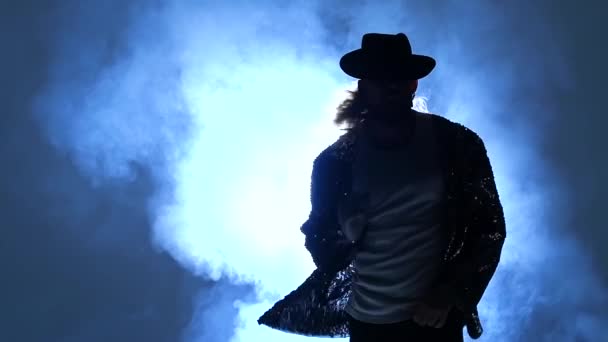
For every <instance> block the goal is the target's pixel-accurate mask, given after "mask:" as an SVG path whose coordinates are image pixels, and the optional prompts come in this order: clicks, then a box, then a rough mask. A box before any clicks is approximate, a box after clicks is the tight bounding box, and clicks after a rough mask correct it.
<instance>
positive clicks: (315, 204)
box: [258, 114, 506, 338]
mask: <svg viewBox="0 0 608 342" xmlns="http://www.w3.org/2000/svg"><path fill="white" fill-rule="evenodd" d="M424 115H425V117H426V119H428V120H432V123H433V126H434V127H435V131H436V132H437V134H436V136H437V139H438V142H439V147H440V150H441V152H440V153H442V155H441V160H442V167H443V174H444V177H445V179H446V182H447V191H446V196H447V198H446V201H447V205H446V215H445V217H444V218H445V221H444V225H443V226H444V227H445V229H446V234H448V236H449V240H448V241H449V244H448V246H447V248H446V250H445V252H444V254H443V265H442V270H441V276H440V277H439V281H438V282H437V284H436V291H434V293H435V294H436V296H435V297H444V298H445V299H447V300H450V301H451V302H452V303H454V304H455V307H456V309H457V310H458V311H459V313H460V315H459V317H461V318H462V324H463V325H466V326H467V330H468V333H469V336H471V337H472V338H478V337H479V336H481V334H482V331H483V329H482V327H481V323H480V321H479V318H478V315H477V304H478V303H479V301H480V300H481V297H482V295H483V293H484V291H485V289H486V287H487V286H488V283H489V282H490V279H491V278H492V276H493V275H494V272H495V270H496V267H497V265H498V262H499V259H500V254H501V250H502V246H503V243H504V239H505V237H506V230H505V221H504V215H503V209H502V205H501V203H500V200H499V196H498V192H497V190H496V185H495V182H494V176H493V172H492V167H491V165H490V161H489V159H488V156H487V152H486V149H485V146H484V143H483V141H482V140H481V138H480V137H479V136H478V135H477V134H476V133H474V132H473V131H471V130H470V129H468V128H466V127H464V126H463V125H461V124H458V123H454V122H452V121H449V120H448V119H445V118H443V117H441V116H438V115H434V114H424ZM356 141H357V139H356V134H355V133H354V132H353V131H347V133H345V134H344V135H342V136H341V137H340V138H339V139H338V141H336V143H334V144H333V145H331V146H330V147H328V148H327V149H325V150H324V151H323V152H321V154H319V156H318V157H317V158H316V159H315V161H314V165H313V172H312V184H311V204H312V209H311V212H310V215H309V218H308V220H307V221H306V222H305V223H304V224H303V225H302V227H301V231H302V232H303V233H304V234H305V237H306V238H305V241H306V242H305V245H306V248H307V249H308V250H309V251H310V253H311V255H312V258H313V260H314V262H315V264H316V266H317V269H316V270H315V271H314V272H313V273H312V274H311V275H310V276H309V277H308V279H307V280H306V281H305V282H304V283H303V284H302V285H300V286H299V287H298V288H297V289H296V290H294V291H293V292H292V293H290V294H289V295H287V296H286V297H285V298H284V299H282V300H280V301H279V302H277V303H276V304H275V305H274V306H273V307H272V308H271V309H270V310H268V311H267V312H266V313H265V314H264V315H263V316H262V317H260V319H259V320H258V322H259V323H260V324H265V325H267V326H270V327H272V328H275V329H279V330H283V331H286V332H292V333H297V334H302V335H309V336H336V337H347V336H348V319H347V314H346V312H345V311H344V308H345V305H346V303H347V301H348V298H349V295H350V284H351V279H352V275H353V271H354V269H353V266H352V259H353V258H352V256H353V251H352V250H353V245H352V244H351V243H349V242H348V241H346V240H345V239H344V237H343V234H342V232H341V230H340V225H339V223H338V215H337V212H338V205H339V203H340V202H341V200H342V198H344V197H348V196H349V195H350V187H351V163H352V160H353V157H354V148H353V147H354V146H355V144H356Z"/></svg>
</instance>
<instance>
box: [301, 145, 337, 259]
mask: <svg viewBox="0 0 608 342" xmlns="http://www.w3.org/2000/svg"><path fill="white" fill-rule="evenodd" d="M338 174H339V171H338V166H337V165H336V161H335V160H334V159H333V158H332V157H331V156H330V155H329V154H328V153H327V152H322V153H321V154H320V155H319V156H318V157H317V158H316V159H315V160H314V162H313V167H312V177H311V188H310V202H311V210H310V214H309V216H308V219H307V220H306V222H304V224H303V225H302V227H301V228H300V231H301V232H302V233H303V234H304V235H305V246H306V249H308V251H309V252H310V255H311V256H312V259H313V261H314V263H315V265H316V266H317V267H318V268H326V269H332V268H336V267H338V268H339V267H340V265H336V261H339V260H341V259H343V257H344V253H346V251H344V250H342V249H339V248H338V242H339V241H340V240H341V235H340V225H339V223H338V216H337V201H338V196H339V195H340V192H341V191H340V190H341V189H340V187H339V184H338Z"/></svg>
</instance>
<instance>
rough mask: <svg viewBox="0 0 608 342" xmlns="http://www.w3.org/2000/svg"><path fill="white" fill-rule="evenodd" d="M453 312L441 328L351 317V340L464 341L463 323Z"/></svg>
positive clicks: (405, 341)
mask: <svg viewBox="0 0 608 342" xmlns="http://www.w3.org/2000/svg"><path fill="white" fill-rule="evenodd" d="M461 322H462V320H461V319H459V317H456V316H455V314H454V313H453V312H451V313H450V315H449V316H448V320H447V322H446V324H445V325H444V326H443V327H441V328H431V327H423V326H420V325H418V324H416V323H415V322H414V321H404V322H399V323H393V324H369V323H364V322H361V321H358V320H355V319H354V318H352V317H351V318H350V342H463V341H464V337H463V324H462V323H461Z"/></svg>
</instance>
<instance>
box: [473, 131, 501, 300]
mask: <svg viewBox="0 0 608 342" xmlns="http://www.w3.org/2000/svg"><path fill="white" fill-rule="evenodd" d="M472 139H473V141H474V142H473V143H472V144H471V146H472V149H471V157H470V160H471V163H470V164H469V165H470V169H469V181H468V182H466V183H467V184H466V185H467V186H470V189H469V191H466V193H467V194H468V196H467V197H468V198H466V199H465V200H466V201H467V203H468V204H469V206H470V210H469V213H470V214H471V227H470V229H471V232H470V235H469V236H470V241H469V243H470V245H471V249H470V259H471V260H472V262H471V264H470V266H469V267H470V268H471V269H470V278H469V279H467V280H468V281H465V282H464V288H463V297H464V300H465V303H466V304H468V305H469V306H476V305H477V304H478V303H479V301H480V300H481V297H482V296H483V294H484V292H485V290H486V288H487V287H488V284H489V283H490V280H491V279H492V277H493V276H494V272H495V271H496V268H497V267H498V263H499V261H500V256H501V253H502V247H503V244H504V241H505V238H506V235H507V232H506V225H505V217H504V212H503V208H502V204H501V202H500V197H499V195H498V190H497V188H496V183H495V180H494V173H493V171H492V166H491V163H490V160H489V158H488V154H487V151H486V148H485V145H484V143H483V141H482V140H481V138H480V137H479V136H477V135H476V134H474V133H473V137H472Z"/></svg>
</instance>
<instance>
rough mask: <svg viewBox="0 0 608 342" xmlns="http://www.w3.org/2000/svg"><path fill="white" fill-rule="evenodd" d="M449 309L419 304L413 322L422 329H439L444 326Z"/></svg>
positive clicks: (448, 307) (447, 307)
mask: <svg viewBox="0 0 608 342" xmlns="http://www.w3.org/2000/svg"><path fill="white" fill-rule="evenodd" d="M450 309H451V307H450V306H442V307H434V306H429V305H428V304H425V303H420V304H418V307H417V309H416V311H415V313H414V318H413V319H414V322H416V323H417V324H418V325H421V326H423V327H424V326H428V327H432V328H441V327H443V326H444V325H445V322H446V320H447V318H448V313H449V312H450Z"/></svg>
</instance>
